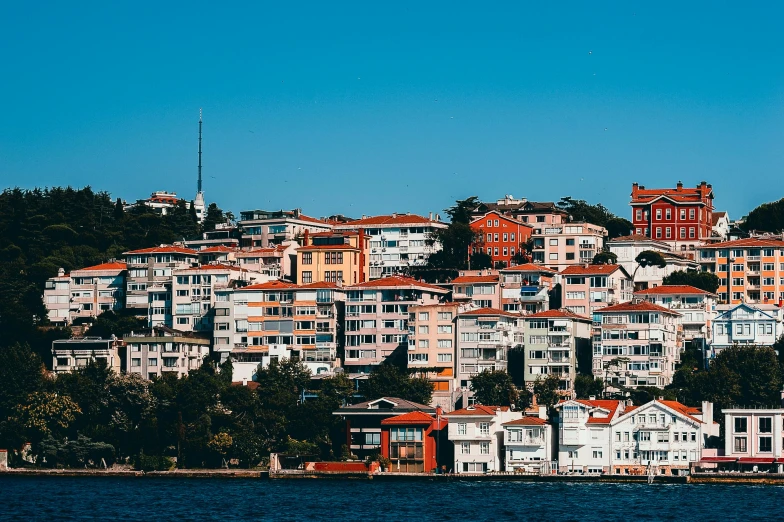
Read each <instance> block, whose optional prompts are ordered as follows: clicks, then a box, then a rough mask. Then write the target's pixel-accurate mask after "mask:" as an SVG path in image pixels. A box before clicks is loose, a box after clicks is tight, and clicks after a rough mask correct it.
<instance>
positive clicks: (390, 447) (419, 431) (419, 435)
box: [381, 411, 452, 473]
mask: <svg viewBox="0 0 784 522" xmlns="http://www.w3.org/2000/svg"><path fill="white" fill-rule="evenodd" d="M437 415H439V418H438V420H436V417H434V416H432V415H428V414H427V413H425V412H423V411H412V412H410V413H404V414H402V415H397V416H395V417H389V418H387V419H384V420H382V421H381V455H382V456H383V457H386V458H388V459H389V460H391V461H392V467H391V468H390V470H389V471H392V472H401V473H430V472H431V471H433V470H435V469H436V468H437V467H438V460H437V459H439V458H440V461H441V462H450V461H449V460H445V459H444V457H446V456H447V452H448V449H447V448H446V447H445V446H451V445H452V443H451V442H449V438H448V437H447V434H446V430H445V428H446V426H447V421H446V419H443V418H440V412H438V413H437ZM439 443H440V444H441V446H442V447H441V448H438V447H437V445H438V444H439ZM439 449H440V450H441V452H443V455H441V454H439ZM450 454H451V452H450Z"/></svg>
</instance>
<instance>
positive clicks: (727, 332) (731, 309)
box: [708, 304, 784, 358]
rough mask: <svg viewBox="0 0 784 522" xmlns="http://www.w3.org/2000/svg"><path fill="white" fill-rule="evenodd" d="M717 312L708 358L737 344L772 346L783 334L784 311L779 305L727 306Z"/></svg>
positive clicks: (721, 307) (719, 308)
mask: <svg viewBox="0 0 784 522" xmlns="http://www.w3.org/2000/svg"><path fill="white" fill-rule="evenodd" d="M716 313H717V315H716V317H715V318H714V319H713V323H712V331H713V335H712V337H713V338H712V342H711V345H710V347H709V350H708V357H709V358H714V357H716V356H717V355H718V354H719V353H720V352H721V351H722V350H723V349H725V348H729V347H731V346H733V345H736V344H738V345H751V346H773V345H774V344H775V343H776V341H777V340H778V339H779V338H780V337H781V336H782V334H784V326H783V324H782V320H783V319H784V315H783V314H784V310H782V308H780V307H779V306H777V305H748V304H739V305H735V306H732V305H725V306H720V307H718V308H717V311H716Z"/></svg>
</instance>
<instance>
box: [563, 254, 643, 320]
mask: <svg viewBox="0 0 784 522" xmlns="http://www.w3.org/2000/svg"><path fill="white" fill-rule="evenodd" d="M561 280H562V282H561V287H562V290H561V291H562V296H563V298H562V303H563V305H562V306H563V308H566V309H567V310H570V311H572V312H574V313H576V314H579V315H590V314H593V313H594V312H595V311H596V310H599V309H601V308H604V307H605V306H608V305H611V304H618V303H624V302H627V301H631V299H632V291H633V287H632V281H631V277H629V273H628V272H626V270H625V269H624V268H623V267H622V266H620V265H580V266H570V267H567V268H566V269H564V270H563V271H561Z"/></svg>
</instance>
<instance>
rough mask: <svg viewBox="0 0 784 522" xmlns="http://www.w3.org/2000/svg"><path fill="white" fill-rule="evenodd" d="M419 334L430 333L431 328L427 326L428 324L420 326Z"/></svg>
mask: <svg viewBox="0 0 784 522" xmlns="http://www.w3.org/2000/svg"><path fill="white" fill-rule="evenodd" d="M419 333H421V334H426V333H430V327H429V326H428V325H426V324H420V325H419Z"/></svg>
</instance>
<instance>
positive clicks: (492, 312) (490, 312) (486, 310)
mask: <svg viewBox="0 0 784 522" xmlns="http://www.w3.org/2000/svg"><path fill="white" fill-rule="evenodd" d="M457 315H460V316H464V315H499V316H500V315H503V316H505V317H515V318H520V317H522V316H521V315H520V314H515V313H513V312H507V311H505V310H499V309H498V308H477V309H476V310H469V311H467V312H461V313H459V314H457Z"/></svg>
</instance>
